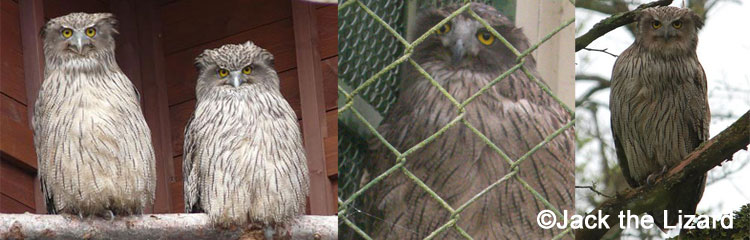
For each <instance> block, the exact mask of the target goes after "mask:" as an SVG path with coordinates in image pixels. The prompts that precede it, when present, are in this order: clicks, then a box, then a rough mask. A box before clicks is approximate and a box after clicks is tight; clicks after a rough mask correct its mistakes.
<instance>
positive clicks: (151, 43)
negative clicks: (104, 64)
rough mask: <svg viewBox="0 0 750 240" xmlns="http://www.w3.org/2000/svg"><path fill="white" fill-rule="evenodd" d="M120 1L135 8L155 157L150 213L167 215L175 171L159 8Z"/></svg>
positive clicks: (146, 111) (143, 93) (149, 3)
mask: <svg viewBox="0 0 750 240" xmlns="http://www.w3.org/2000/svg"><path fill="white" fill-rule="evenodd" d="M121 1H128V2H130V3H131V4H132V5H131V6H134V8H132V9H133V12H132V14H133V16H134V17H135V19H131V20H133V21H135V22H137V24H138V28H137V29H138V46H139V49H138V50H140V64H141V65H140V70H141V81H142V87H143V88H142V89H141V97H142V98H143V111H144V115H145V117H146V122H147V123H148V125H149V127H150V128H151V139H152V142H153V145H154V153H155V155H156V177H157V178H156V201H155V202H154V209H153V212H154V213H166V212H170V207H169V204H170V203H171V197H172V196H171V195H170V194H169V183H170V181H172V180H173V179H174V171H173V163H172V145H171V135H170V127H169V104H168V99H167V88H166V80H165V77H164V52H163V49H162V39H161V21H160V18H159V16H158V13H157V7H158V6H157V4H156V2H154V1H147V0H121ZM177 197H179V196H177Z"/></svg>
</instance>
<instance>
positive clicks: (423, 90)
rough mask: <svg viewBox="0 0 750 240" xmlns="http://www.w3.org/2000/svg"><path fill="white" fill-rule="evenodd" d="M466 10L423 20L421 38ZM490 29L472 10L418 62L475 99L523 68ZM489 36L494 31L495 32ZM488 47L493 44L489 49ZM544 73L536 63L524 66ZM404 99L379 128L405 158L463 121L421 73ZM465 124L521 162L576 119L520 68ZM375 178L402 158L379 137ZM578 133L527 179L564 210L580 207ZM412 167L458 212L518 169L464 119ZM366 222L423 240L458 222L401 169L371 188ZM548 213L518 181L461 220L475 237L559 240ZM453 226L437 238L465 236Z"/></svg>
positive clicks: (412, 75) (504, 23)
mask: <svg viewBox="0 0 750 240" xmlns="http://www.w3.org/2000/svg"><path fill="white" fill-rule="evenodd" d="M458 7H459V6H458V5H451V6H447V7H445V8H441V9H432V10H429V11H426V12H425V13H423V14H422V15H421V16H420V18H419V20H418V21H417V23H418V24H417V28H418V29H417V36H419V35H420V34H422V33H424V32H426V31H427V30H428V29H429V28H431V27H433V26H434V25H435V24H437V23H438V22H439V21H441V20H443V19H444V18H445V17H447V16H448V15H449V14H451V13H452V12H453V11H455V10H456V9H457V8H458ZM471 9H472V10H473V11H475V12H476V13H477V14H478V15H479V16H480V17H482V18H483V19H485V20H486V21H487V22H488V23H489V24H490V25H492V26H493V27H494V28H495V29H496V30H497V31H498V32H499V33H500V34H501V35H503V36H504V37H505V38H506V39H508V40H509V41H510V42H511V44H513V45H514V46H515V47H516V48H517V49H518V50H519V51H524V50H526V49H528V48H529V43H528V40H527V38H526V36H525V35H524V34H523V33H522V31H521V29H519V28H516V27H515V26H514V25H513V24H512V23H511V22H510V21H509V20H508V19H507V18H506V17H504V16H501V15H500V13H499V12H497V11H496V10H495V9H494V8H492V7H490V6H487V5H484V4H478V3H474V4H472V6H471ZM486 31H487V30H486V28H484V26H483V25H481V23H479V22H478V21H476V20H475V19H473V18H471V16H470V15H469V14H468V13H463V14H461V15H459V16H457V17H456V18H454V19H452V20H451V21H450V26H448V27H447V28H446V27H442V28H441V29H440V30H439V32H438V33H436V34H434V35H432V36H430V37H428V38H427V39H426V40H425V41H424V42H423V43H421V44H420V45H418V46H417V47H416V48H415V49H414V55H413V57H412V58H413V59H414V60H415V61H416V62H417V63H418V64H419V65H420V66H421V67H422V68H424V69H425V71H426V72H427V73H429V74H430V75H431V76H432V77H433V78H434V79H435V81H437V82H438V83H439V84H440V85H441V86H442V87H443V88H445V90H446V91H447V92H448V93H450V94H451V95H452V96H453V97H454V98H456V100H457V101H458V102H462V101H464V100H466V99H468V98H469V97H470V96H472V95H473V94H475V93H477V92H478V91H479V90H480V88H482V87H484V86H486V85H488V84H489V83H490V82H491V81H492V80H494V79H495V78H497V77H498V76H500V75H501V74H502V73H503V72H505V71H507V70H508V69H510V68H511V67H513V65H515V58H516V57H515V55H513V53H512V52H511V51H510V50H509V49H508V48H507V47H505V45H503V44H502V43H501V42H500V40H497V39H494V37H492V39H493V40H492V41H489V40H488V39H490V38H489V37H488V36H489V35H486V34H485V33H486ZM487 34H488V33H487ZM482 40H485V43H487V42H489V44H485V43H482ZM524 66H525V67H526V68H528V69H529V71H531V73H532V74H533V75H534V76H535V77H536V78H539V75H538V74H537V73H536V70H535V69H536V63H535V61H534V59H533V58H532V57H531V56H529V57H526V63H525V65H524ZM407 71H408V72H407V76H408V78H407V80H405V82H404V83H403V86H404V88H403V89H402V90H401V92H400V96H399V98H398V100H397V102H396V103H395V104H394V105H393V106H392V110H391V111H390V112H388V114H387V115H386V117H385V118H384V119H383V123H382V124H381V126H380V127H379V132H380V133H381V134H382V135H383V136H384V137H385V139H386V140H387V141H388V142H389V143H390V144H392V145H393V146H394V147H396V148H397V149H398V150H399V151H401V152H404V151H406V150H408V149H410V148H412V147H414V146H415V144H417V143H419V142H421V141H423V140H424V139H426V138H428V137H430V136H431V135H433V134H434V133H436V132H437V131H438V130H440V129H441V128H443V127H444V126H446V125H447V124H448V123H449V122H451V121H452V120H453V119H455V118H456V117H457V116H458V113H457V108H456V107H455V106H454V105H453V104H452V103H451V102H450V101H449V100H448V98H446V97H445V96H444V95H443V94H442V93H441V92H440V91H439V89H438V88H436V87H435V86H433V85H432V84H431V83H430V81H428V80H427V79H425V78H424V77H423V76H422V75H421V74H419V73H418V72H417V71H416V70H415V69H413V68H410V69H408V70H407ZM464 119H465V120H466V121H467V122H469V123H470V124H471V125H472V126H473V127H475V128H476V129H478V130H479V131H480V132H481V133H483V134H484V135H485V136H487V137H488V138H489V139H490V140H491V141H492V142H493V143H495V144H496V145H497V146H499V148H500V149H502V150H503V151H504V152H505V153H506V154H507V155H508V156H509V157H510V159H512V160H517V159H518V158H520V157H521V156H522V155H523V154H525V153H526V152H527V151H529V150H530V149H531V148H533V147H534V146H535V145H537V144H539V143H540V142H541V141H542V140H543V139H544V138H545V137H547V136H548V135H550V134H552V133H553V132H554V131H556V130H557V129H559V128H561V127H563V126H564V125H565V123H566V122H568V121H569V120H570V116H569V115H568V114H567V113H566V112H565V111H564V110H563V108H562V107H561V106H560V105H559V104H557V103H556V102H555V101H554V100H553V99H552V97H550V96H549V95H548V94H547V93H544V92H543V91H542V89H541V88H540V87H539V86H538V85H536V84H535V83H534V82H532V81H531V80H530V79H528V78H527V76H526V75H525V74H524V73H523V72H521V71H516V72H514V73H512V74H510V75H509V76H508V77H507V78H506V79H504V80H502V81H500V82H499V83H497V84H496V85H494V86H493V87H491V88H490V89H489V90H488V91H487V92H485V93H484V94H483V95H481V96H479V97H477V98H476V99H474V101H473V102H471V103H469V104H468V105H467V106H466V112H465V116H464ZM374 144H375V147H374V149H373V154H372V155H371V157H370V158H369V159H368V163H369V164H370V165H369V166H368V168H367V174H368V175H369V176H370V177H369V178H368V179H365V182H366V181H367V180H372V179H373V178H375V177H376V176H378V175H380V174H382V173H383V172H384V171H386V170H387V169H389V168H391V167H393V166H394V164H395V163H396V159H395V157H394V154H393V153H392V152H391V151H390V150H389V149H388V148H387V147H385V146H384V145H383V144H380V142H379V141H378V140H374ZM573 144H574V142H573V129H569V130H568V131H565V132H563V133H562V134H561V135H560V136H558V137H556V138H555V139H554V140H553V141H552V142H550V143H548V144H547V145H545V146H544V147H543V148H541V149H540V150H538V151H537V152H535V153H534V154H532V155H530V157H529V158H528V159H526V160H525V161H524V162H523V163H522V164H521V165H520V166H519V167H520V170H519V173H518V175H519V176H520V177H521V178H522V179H524V180H525V181H526V182H528V184H529V185H530V186H531V187H532V188H534V189H535V190H536V191H538V192H539V193H540V194H541V195H542V196H543V197H545V198H546V199H547V200H549V201H550V202H551V203H552V205H554V206H556V207H557V209H559V210H560V211H562V210H566V209H567V210H572V209H573V199H574V198H573V196H574V195H573V194H574V193H573V179H574V178H573V177H574V169H573V166H574V164H573V161H574V160H573V152H574V145H573ZM404 167H406V169H408V170H409V171H411V172H412V173H413V174H414V175H416V176H417V177H418V178H419V179H421V180H422V181H423V182H424V183H425V184H426V185H427V186H428V187H430V189H432V190H433V191H434V192H435V193H437V194H438V195H439V196H440V197H442V198H443V199H444V200H445V201H446V202H447V203H448V204H450V206H452V207H453V208H458V207H459V206H461V205H462V204H464V203H465V202H466V201H468V200H469V199H471V198H472V197H474V196H475V195H476V194H478V193H479V192H480V191H482V190H484V189H485V188H486V187H488V186H489V185H490V184H492V183H494V182H496V181H498V180H500V179H501V178H502V177H503V176H505V175H506V174H509V173H510V172H511V169H510V164H509V163H508V162H507V161H506V160H504V159H503V158H502V157H501V156H500V155H499V154H497V153H496V152H495V151H494V150H493V149H491V147H490V146H489V145H487V144H485V143H484V142H483V141H482V140H481V139H480V137H478V136H477V135H476V134H475V133H473V132H472V130H470V128H468V127H466V126H465V125H463V124H461V123H460V122H459V123H458V124H457V125H455V126H453V127H452V128H450V129H448V130H447V131H446V132H445V133H444V134H443V135H441V136H440V137H438V138H437V139H436V140H435V141H434V142H431V143H429V144H428V145H426V146H424V147H423V148H421V149H419V150H416V151H415V152H413V153H412V154H411V155H409V156H407V157H406V164H405V165H404ZM362 199H363V200H362V201H364V203H363V205H362V207H361V208H362V210H363V211H364V212H365V213H367V214H369V215H365V214H355V216H357V218H358V219H357V221H358V222H359V223H360V224H361V225H362V226H364V227H365V229H366V231H368V233H370V234H371V236H372V237H373V238H374V239H422V238H424V237H427V236H428V235H429V234H431V233H432V232H433V231H434V230H436V229H438V228H439V227H440V226H442V225H443V224H445V223H447V222H448V219H449V217H450V214H449V212H448V210H446V209H445V208H443V206H442V205H441V204H439V203H438V202H437V201H436V200H434V199H433V198H432V197H431V196H430V195H428V194H427V192H425V191H424V190H422V188H420V187H419V186H418V185H417V184H415V183H414V182H413V181H412V180H410V179H408V178H407V177H406V176H405V175H404V174H403V172H401V171H396V172H394V173H393V174H392V175H390V176H388V177H386V178H385V179H383V181H382V182H381V183H379V184H376V185H374V186H373V188H371V189H369V190H367V191H365V196H363V197H362ZM543 209H547V207H545V206H543V204H542V202H540V201H538V200H535V198H534V197H533V196H532V194H531V193H530V192H529V191H528V190H526V189H525V188H524V187H523V185H522V184H521V183H520V182H519V181H518V180H516V179H515V178H511V179H508V180H507V181H505V182H503V183H500V184H499V186H497V187H495V188H494V189H492V190H491V191H489V192H488V193H486V194H485V195H483V196H482V197H480V198H479V199H478V200H477V201H475V202H474V203H473V204H472V205H469V206H468V207H467V208H466V209H465V210H464V211H463V212H462V213H461V214H460V215H461V219H460V220H459V221H458V223H457V224H458V226H460V227H462V228H463V229H464V230H466V232H467V233H468V234H469V235H471V236H472V237H473V238H474V239H544V238H551V237H552V236H554V235H556V234H557V233H559V231H558V230H543V229H541V228H539V227H538V226H537V224H536V215H537V213H538V212H539V211H541V210H543ZM460 238H463V237H462V236H460V235H459V233H458V232H457V231H456V230H455V229H453V228H449V229H448V230H447V231H445V232H443V233H441V234H438V235H437V237H436V239H460Z"/></svg>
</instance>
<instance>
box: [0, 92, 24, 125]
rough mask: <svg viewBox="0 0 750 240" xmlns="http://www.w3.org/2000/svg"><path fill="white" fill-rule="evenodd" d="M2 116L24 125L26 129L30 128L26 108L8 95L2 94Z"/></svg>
mask: <svg viewBox="0 0 750 240" xmlns="http://www.w3.org/2000/svg"><path fill="white" fill-rule="evenodd" d="M0 114H2V115H3V116H6V117H8V118H10V119H11V120H13V121H15V122H17V123H18V124H21V125H23V126H24V128H27V129H28V128H29V126H28V124H29V115H28V112H27V111H26V106H24V105H23V104H21V103H19V102H18V101H16V100H15V99H13V98H11V97H9V96H8V95H5V94H0ZM3 129H5V127H3Z"/></svg>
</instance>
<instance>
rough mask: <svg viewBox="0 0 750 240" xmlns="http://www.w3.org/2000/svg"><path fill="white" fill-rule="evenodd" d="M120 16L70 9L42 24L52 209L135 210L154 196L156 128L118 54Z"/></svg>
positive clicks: (41, 105)
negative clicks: (146, 115) (145, 115)
mask: <svg viewBox="0 0 750 240" xmlns="http://www.w3.org/2000/svg"><path fill="white" fill-rule="evenodd" d="M116 23H117V21H116V20H115V18H114V17H113V16H112V14H109V13H94V14H87V13H71V14H68V15H65V16H62V17H58V18H54V19H52V20H50V21H49V22H48V23H47V24H46V25H45V26H44V27H43V29H42V38H43V39H44V59H45V68H44V82H43V83H42V86H41V89H40V90H39V97H38V98H37V99H36V103H35V107H34V117H33V126H34V143H35V144H34V145H35V146H36V152H37V156H38V159H39V174H40V177H41V183H42V191H43V192H44V195H45V197H46V200H47V210H48V212H50V213H72V214H81V215H92V214H97V215H107V214H110V213H115V214H133V213H141V212H142V211H143V209H144V208H145V207H146V206H147V205H151V204H152V203H153V200H154V188H155V186H156V183H155V181H156V177H155V169H154V151H153V147H152V145H151V132H150V130H149V128H148V126H147V125H146V121H145V120H144V118H143V114H142V112H141V107H140V105H139V104H140V102H139V96H138V92H137V90H136V88H135V87H134V86H133V84H132V83H131V82H130V80H129V79H128V77H127V76H125V74H124V73H123V72H122V71H121V70H120V67H118V66H117V62H116V61H115V39H114V35H115V34H117V29H116ZM109 211H111V212H109Z"/></svg>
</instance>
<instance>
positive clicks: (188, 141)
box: [182, 113, 203, 213]
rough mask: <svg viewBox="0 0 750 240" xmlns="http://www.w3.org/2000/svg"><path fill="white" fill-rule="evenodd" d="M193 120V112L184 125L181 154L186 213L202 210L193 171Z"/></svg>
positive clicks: (194, 145)
mask: <svg viewBox="0 0 750 240" xmlns="http://www.w3.org/2000/svg"><path fill="white" fill-rule="evenodd" d="M194 120H195V113H193V115H192V116H190V119H189V120H188V123H187V125H186V126H185V142H184V145H183V154H182V175H183V178H184V180H183V184H184V186H183V191H184V197H185V212H187V213H195V212H203V211H202V209H201V208H200V204H199V202H200V196H198V179H196V178H197V174H196V173H197V172H196V173H194V172H193V162H194V160H195V156H194V155H195V154H196V153H197V152H196V151H197V150H196V145H197V140H196V139H195V135H194V134H193V128H194V126H193V124H194ZM196 171H197V170H196Z"/></svg>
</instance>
